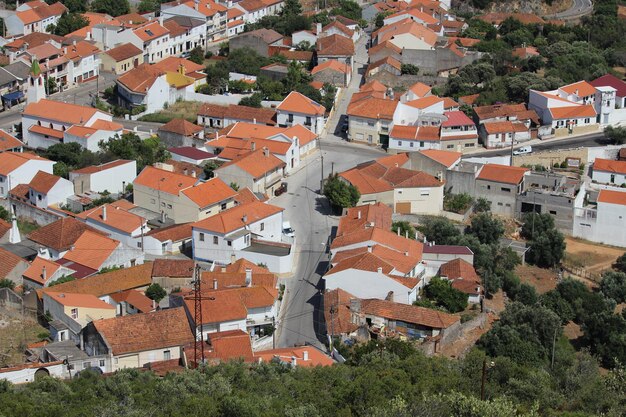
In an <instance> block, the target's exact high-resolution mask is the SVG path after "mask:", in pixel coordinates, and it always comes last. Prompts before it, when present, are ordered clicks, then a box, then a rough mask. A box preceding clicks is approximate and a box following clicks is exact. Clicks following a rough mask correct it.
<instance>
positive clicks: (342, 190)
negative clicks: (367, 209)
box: [324, 174, 361, 208]
mask: <svg viewBox="0 0 626 417" xmlns="http://www.w3.org/2000/svg"><path fill="white" fill-rule="evenodd" d="M324 195H325V196H326V198H328V201H329V202H330V204H331V205H332V206H333V207H334V208H339V207H341V208H346V207H354V206H356V204H357V203H358V202H359V199H360V198H361V193H359V190H358V189H357V188H356V187H355V186H354V185H352V184H348V183H346V182H345V181H343V180H342V179H341V178H340V177H339V175H338V174H333V175H329V176H328V179H327V180H326V181H325V183H324Z"/></svg>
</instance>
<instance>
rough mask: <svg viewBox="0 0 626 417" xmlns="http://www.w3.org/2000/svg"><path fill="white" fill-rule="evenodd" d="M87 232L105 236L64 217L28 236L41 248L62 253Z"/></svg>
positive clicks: (71, 218)
mask: <svg viewBox="0 0 626 417" xmlns="http://www.w3.org/2000/svg"><path fill="white" fill-rule="evenodd" d="M87 230H89V231H91V232H93V233H101V234H104V233H103V232H100V231H97V230H96V229H94V228H92V227H90V226H87V225H86V224H85V223H83V222H81V221H79V220H76V219H74V218H73V217H64V218H62V219H59V220H57V221H55V222H52V223H50V224H48V225H46V226H43V227H41V228H39V229H37V230H35V231H34V232H32V233H31V234H30V235H28V239H30V240H32V241H33V242H35V243H38V244H40V245H41V246H44V247H47V248H52V249H54V250H55V251H57V252H62V251H66V250H68V249H69V248H70V247H71V246H72V245H74V244H75V243H76V241H77V240H78V238H79V237H80V236H82V234H83V233H84V232H85V231H87Z"/></svg>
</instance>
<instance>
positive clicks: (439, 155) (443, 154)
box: [420, 149, 463, 168]
mask: <svg viewBox="0 0 626 417" xmlns="http://www.w3.org/2000/svg"><path fill="white" fill-rule="evenodd" d="M420 153H421V154H422V155H424V156H426V157H428V158H430V159H432V160H433V161H436V162H439V163H440V164H442V165H445V166H446V167H448V168H450V167H451V166H452V165H454V163H455V162H457V161H459V160H460V159H461V156H462V155H463V154H462V153H461V152H453V151H440V150H438V149H425V150H423V151H420Z"/></svg>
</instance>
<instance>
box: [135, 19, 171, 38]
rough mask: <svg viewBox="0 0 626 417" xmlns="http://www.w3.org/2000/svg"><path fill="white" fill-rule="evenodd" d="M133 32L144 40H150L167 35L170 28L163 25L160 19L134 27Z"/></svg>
mask: <svg viewBox="0 0 626 417" xmlns="http://www.w3.org/2000/svg"><path fill="white" fill-rule="evenodd" d="M133 32H134V33H135V35H137V37H139V39H141V40H142V41H143V42H150V41H152V40H154V39H157V38H160V37H162V36H165V35H167V34H168V33H169V30H167V28H164V27H163V26H161V25H160V24H159V22H158V21H152V22H148V23H146V24H145V25H143V26H139V27H137V28H135V29H133Z"/></svg>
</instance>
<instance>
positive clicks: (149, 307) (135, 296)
mask: <svg viewBox="0 0 626 417" xmlns="http://www.w3.org/2000/svg"><path fill="white" fill-rule="evenodd" d="M111 298H112V299H113V300H114V301H115V302H116V303H122V302H125V303H127V304H130V305H132V306H133V307H135V309H137V310H138V311H139V312H140V313H148V312H150V311H154V310H155V309H156V306H155V305H154V304H155V303H154V301H152V300H151V299H149V298H148V297H146V296H145V295H144V294H143V293H142V292H141V291H137V290H126V291H121V292H116V293H115V294H111Z"/></svg>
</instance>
